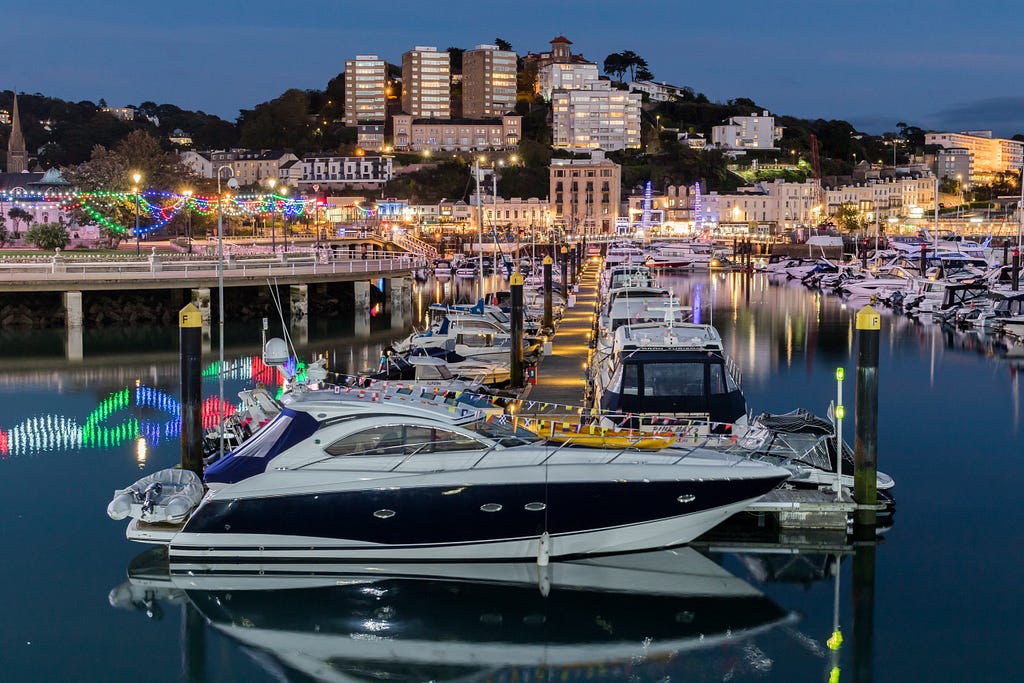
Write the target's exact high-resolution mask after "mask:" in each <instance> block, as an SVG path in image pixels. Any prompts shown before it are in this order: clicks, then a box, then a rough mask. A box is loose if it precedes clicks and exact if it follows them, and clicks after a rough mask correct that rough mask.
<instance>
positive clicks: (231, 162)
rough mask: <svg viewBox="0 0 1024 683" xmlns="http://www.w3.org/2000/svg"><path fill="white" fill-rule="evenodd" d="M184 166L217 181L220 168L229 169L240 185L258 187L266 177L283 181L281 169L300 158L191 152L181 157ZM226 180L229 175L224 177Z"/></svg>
mask: <svg viewBox="0 0 1024 683" xmlns="http://www.w3.org/2000/svg"><path fill="white" fill-rule="evenodd" d="M178 157H179V158H180V159H181V163H183V164H185V165H186V166H189V167H190V168H192V169H193V170H194V171H195V173H196V175H198V176H199V177H200V178H215V177H216V174H217V169H219V168H223V167H225V166H226V167H228V168H230V169H231V170H232V175H233V177H234V178H235V180H237V181H238V184H239V185H255V184H257V183H260V182H262V181H263V180H266V179H267V178H284V175H283V174H282V173H281V169H282V168H283V167H284V166H285V165H286V164H287V163H288V162H290V161H297V160H298V157H297V156H295V155H294V154H292V153H291V152H282V151H278V150H249V149H229V150H221V149H218V150H207V151H194V150H189V151H187V152H182V153H181V154H179V155H178ZM222 177H223V178H225V179H226V178H227V177H228V176H227V174H222Z"/></svg>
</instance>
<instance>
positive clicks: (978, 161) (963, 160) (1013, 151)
mask: <svg viewBox="0 0 1024 683" xmlns="http://www.w3.org/2000/svg"><path fill="white" fill-rule="evenodd" d="M924 141H925V144H926V145H938V146H939V147H941V148H942V151H941V152H939V154H938V157H937V166H938V173H937V175H938V176H939V177H940V178H949V179H950V180H954V179H955V180H958V181H959V182H960V183H962V184H963V185H964V186H966V187H972V186H973V185H976V184H978V183H988V182H991V181H992V179H993V177H994V176H995V175H996V174H998V173H1007V172H1011V171H1019V170H1020V168H1021V165H1022V162H1024V142H1021V141H1019V140H1004V139H1002V138H995V137H992V131H990V130H968V131H964V132H962V133H941V132H936V133H926V134H925V137H924Z"/></svg>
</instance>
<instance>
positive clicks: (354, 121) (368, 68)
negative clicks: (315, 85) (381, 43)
mask: <svg viewBox="0 0 1024 683" xmlns="http://www.w3.org/2000/svg"><path fill="white" fill-rule="evenodd" d="M387 79H388V69H387V64H385V63H384V60H383V59H380V58H379V57H378V56H377V55H356V58H355V59H346V60H345V125H346V126H356V125H359V124H360V123H365V122H367V121H383V120H384V119H385V117H386V111H387V110H386V107H385V102H386V99H385V98H386V95H385V92H384V91H385V88H386V87H387Z"/></svg>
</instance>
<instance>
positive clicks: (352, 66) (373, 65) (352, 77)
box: [345, 53, 447, 126]
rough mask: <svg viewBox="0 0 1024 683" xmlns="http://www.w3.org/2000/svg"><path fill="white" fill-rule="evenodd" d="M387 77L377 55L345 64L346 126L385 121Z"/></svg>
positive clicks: (359, 56)
mask: <svg viewBox="0 0 1024 683" xmlns="http://www.w3.org/2000/svg"><path fill="white" fill-rule="evenodd" d="M445 54H447V53H445ZM387 77H388V71H387V65H386V64H385V63H384V60H383V59H381V58H380V57H378V56H377V55H356V58H355V59H346V60H345V125H346V126H357V125H359V124H360V123H365V122H367V121H384V120H385V117H386V112H387V108H386V101H387V100H386V94H385V89H386V87H387Z"/></svg>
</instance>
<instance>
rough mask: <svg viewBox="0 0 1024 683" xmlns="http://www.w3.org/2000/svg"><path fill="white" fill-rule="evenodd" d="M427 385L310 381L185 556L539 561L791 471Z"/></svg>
mask: <svg viewBox="0 0 1024 683" xmlns="http://www.w3.org/2000/svg"><path fill="white" fill-rule="evenodd" d="M423 403H429V402H420V401H418V400H417V399H416V397H415V396H414V395H404V396H403V395H400V394H399V395H392V396H391V398H389V399H387V400H384V398H383V396H382V397H381V400H353V398H352V397H351V396H350V395H349V394H330V393H327V392H316V393H311V394H310V396H309V398H307V399H305V400H303V399H299V400H296V401H294V402H293V403H292V404H290V405H289V406H286V407H284V408H283V409H282V410H281V413H280V414H279V415H278V416H277V417H275V418H274V420H273V421H272V422H271V423H270V424H268V425H266V426H265V427H264V428H262V429H261V430H259V431H258V432H257V433H256V434H255V435H254V436H253V437H252V438H250V439H249V440H248V441H247V442H246V443H244V444H243V445H242V446H241V447H240V448H239V449H237V450H235V451H233V452H231V453H229V454H227V455H226V456H225V457H224V458H221V459H220V460H218V461H217V462H216V463H214V464H213V465H211V466H210V467H208V468H207V470H206V474H205V480H206V484H207V486H208V487H209V491H208V493H207V494H206V495H205V497H204V498H203V500H202V502H201V503H200V505H199V506H198V507H197V508H196V509H195V510H194V511H192V512H191V514H190V516H189V517H188V519H187V520H185V521H184V523H183V524H182V525H181V526H175V527H170V526H166V527H165V526H161V525H149V524H145V523H139V522H138V521H137V520H136V521H133V522H132V523H131V524H130V525H129V529H128V537H129V538H130V539H132V540H137V541H142V542H150V543H167V544H168V545H169V552H170V556H171V558H172V559H175V558H177V559H184V558H189V559H191V560H192V561H195V562H203V561H205V560H207V559H210V558H219V559H224V558H225V557H227V558H232V560H233V561H234V562H238V563H253V562H259V561H264V560H266V559H267V558H320V559H336V560H341V559H348V558H362V559H368V560H410V559H452V558H462V559H508V560H514V559H531V558H546V557H551V558H559V557H570V556H576V555H588V554H594V553H605V552H625V551H634V550H647V549H652V548H659V547H664V546H671V545H678V544H682V543H686V542H688V541H690V540H692V539H693V538H695V537H696V536H697V535H699V534H700V533H703V532H704V531H706V530H707V529H709V528H711V527H712V526H714V525H716V524H717V523H719V522H721V521H722V520H724V519H726V518H728V517H729V516H731V515H732V514H734V513H736V512H739V511H741V510H743V509H745V508H746V507H747V505H749V504H750V503H751V502H753V501H754V500H757V499H758V498H760V497H761V496H762V495H764V494H765V493H767V492H768V491H770V490H771V489H773V488H774V487H775V486H777V485H778V484H779V483H781V482H782V481H783V480H785V479H786V478H787V477H788V476H789V472H788V471H786V470H783V469H781V468H778V467H775V466H772V465H767V464H764V463H758V462H750V461H747V460H745V459H743V458H739V457H735V456H732V455H729V454H724V453H716V452H712V451H707V450H703V449H697V448H685V449H677V448H667V449H664V450H659V451H638V450H636V449H629V448H622V449H596V448H566V447H559V446H557V445H554V444H549V443H546V442H543V441H540V440H538V439H537V438H536V437H535V436H534V435H532V434H529V433H527V432H525V431H524V430H521V429H520V430H517V429H515V425H514V424H513V425H512V427H511V428H509V427H508V426H504V425H501V424H499V421H498V420H494V419H493V417H492V416H488V415H486V413H485V412H484V411H480V410H474V409H472V408H470V407H467V406H465V405H463V404H459V403H455V402H452V403H451V404H449V403H447V402H445V403H441V404H438V403H429V404H428V405H423Z"/></svg>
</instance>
